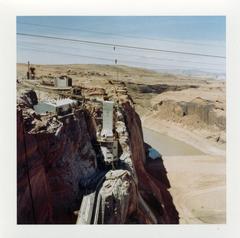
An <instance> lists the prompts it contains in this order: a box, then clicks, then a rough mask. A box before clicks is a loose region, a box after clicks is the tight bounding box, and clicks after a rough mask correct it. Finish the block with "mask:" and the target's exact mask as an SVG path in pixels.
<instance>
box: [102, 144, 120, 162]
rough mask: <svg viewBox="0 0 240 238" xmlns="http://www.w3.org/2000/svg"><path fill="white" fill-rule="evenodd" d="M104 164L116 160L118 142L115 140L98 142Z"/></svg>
mask: <svg viewBox="0 0 240 238" xmlns="http://www.w3.org/2000/svg"><path fill="white" fill-rule="evenodd" d="M98 142H99V144H100V147H101V151H102V154H103V157H104V162H105V163H106V164H111V163H112V162H114V161H117V160H118V141H117V140H114V139H112V140H98Z"/></svg>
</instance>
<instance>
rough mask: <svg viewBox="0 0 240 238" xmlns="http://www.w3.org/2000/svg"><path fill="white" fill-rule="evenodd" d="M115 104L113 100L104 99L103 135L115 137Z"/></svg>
mask: <svg viewBox="0 0 240 238" xmlns="http://www.w3.org/2000/svg"><path fill="white" fill-rule="evenodd" d="M113 104H114V102H112V101H103V122H102V131H101V136H102V137H113Z"/></svg>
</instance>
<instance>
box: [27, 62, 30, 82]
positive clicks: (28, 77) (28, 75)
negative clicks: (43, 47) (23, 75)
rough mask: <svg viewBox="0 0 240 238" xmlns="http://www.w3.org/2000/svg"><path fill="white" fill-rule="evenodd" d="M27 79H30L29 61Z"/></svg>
mask: <svg viewBox="0 0 240 238" xmlns="http://www.w3.org/2000/svg"><path fill="white" fill-rule="evenodd" d="M27 79H30V62H29V61H28V71H27Z"/></svg>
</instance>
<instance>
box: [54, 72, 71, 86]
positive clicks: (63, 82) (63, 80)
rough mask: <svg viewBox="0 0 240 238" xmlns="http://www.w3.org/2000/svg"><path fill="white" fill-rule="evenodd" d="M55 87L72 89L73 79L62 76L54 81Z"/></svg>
mask: <svg viewBox="0 0 240 238" xmlns="http://www.w3.org/2000/svg"><path fill="white" fill-rule="evenodd" d="M54 86H55V87H56V88H68V87H72V78H70V77H68V76H65V75H64V76H60V77H58V78H55V79H54Z"/></svg>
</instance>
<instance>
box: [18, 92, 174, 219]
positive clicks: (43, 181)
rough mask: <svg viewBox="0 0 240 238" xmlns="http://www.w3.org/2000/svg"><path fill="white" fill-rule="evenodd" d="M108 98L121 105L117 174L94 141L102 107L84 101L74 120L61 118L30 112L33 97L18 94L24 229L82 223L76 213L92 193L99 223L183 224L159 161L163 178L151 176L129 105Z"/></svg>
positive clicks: (122, 98) (135, 116) (20, 201)
mask: <svg viewBox="0 0 240 238" xmlns="http://www.w3.org/2000/svg"><path fill="white" fill-rule="evenodd" d="M90 91H91V90H90ZM109 95H110V97H111V99H112V100H113V99H114V98H115V100H116V101H118V102H119V104H118V107H119V109H118V110H117V114H116V118H115V121H116V132H117V134H118V138H119V144H120V147H119V150H120V151H119V154H120V157H119V164H118V166H117V168H116V169H112V168H109V167H108V166H106V165H104V163H103V160H102V156H101V152H100V151H99V146H98V143H97V140H96V134H97V130H98V119H97V115H98V114H99V110H101V107H99V105H98V103H95V102H94V101H91V100H90V101H87V102H85V103H84V104H83V105H82V106H81V107H79V108H76V110H75V111H74V114H73V115H70V116H67V117H66V118H64V119H59V118H57V117H56V116H54V115H52V114H51V113H47V114H46V115H39V114H37V113H36V112H35V111H34V110H33V106H34V105H35V104H36V103H37V102H38V98H37V94H36V93H35V91H33V90H30V91H29V90H26V91H25V92H22V93H20V94H19V97H18V104H17V127H18V133H17V140H18V148H17V172H18V177H17V181H18V183H17V188H18V189H17V198H18V200H17V206H18V223H19V224H29V223H37V224H49V223H50V224H66V223H70V224H71V223H76V222H77V218H79V217H80V219H81V218H82V217H84V214H82V210H79V208H80V205H81V202H82V200H83V197H84V196H86V195H87V194H89V192H90V191H92V190H94V191H95V189H96V191H98V197H97V201H96V208H95V209H94V211H95V217H94V221H93V223H94V224H124V223H143V224H145V223H149V224H154V223H160V224H171V223H174V224H175V223H178V213H177V211H176V209H175V206H174V204H173V201H172V197H171V195H170V193H169V192H168V188H169V187H170V184H169V182H168V179H167V176H166V170H165V168H164V166H163V164H162V162H161V158H159V159H158V160H156V162H155V163H156V164H160V165H159V170H158V172H157V173H161V174H162V176H161V177H159V176H156V174H155V175H154V174H151V168H148V161H149V160H151V158H148V152H147V150H146V149H145V145H144V141H143V136H142V128H141V121H140V118H139V116H138V114H137V113H136V112H135V110H134V108H133V107H132V102H131V99H130V98H129V97H128V95H126V94H124V95H121V94H119V93H118V94H114V91H113V92H112V94H109ZM101 175H104V177H101ZM102 178H104V180H103V181H102V182H101V180H102ZM96 182H97V184H98V185H97V187H96V188H95V186H96ZM99 182H101V183H99ZM99 186H100V187H99ZM78 214H79V215H78ZM76 215H78V216H76ZM89 223H92V222H91V221H90V222H89Z"/></svg>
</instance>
